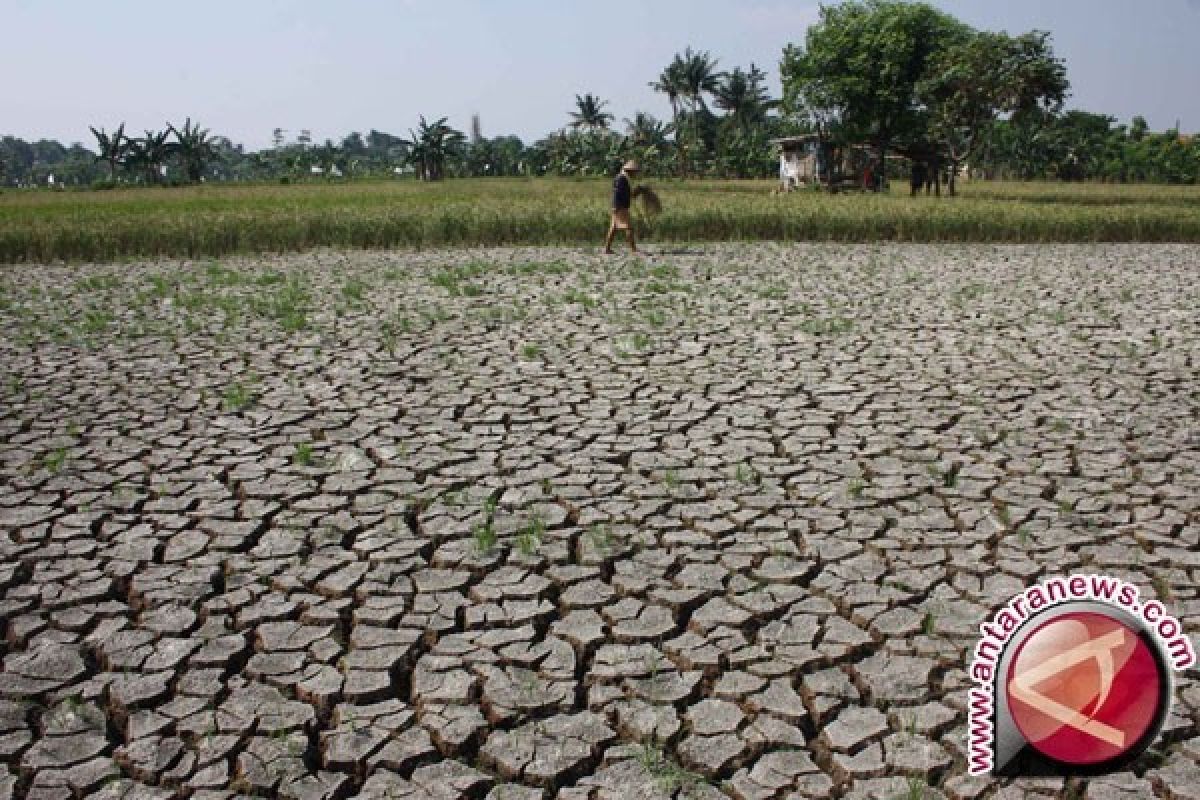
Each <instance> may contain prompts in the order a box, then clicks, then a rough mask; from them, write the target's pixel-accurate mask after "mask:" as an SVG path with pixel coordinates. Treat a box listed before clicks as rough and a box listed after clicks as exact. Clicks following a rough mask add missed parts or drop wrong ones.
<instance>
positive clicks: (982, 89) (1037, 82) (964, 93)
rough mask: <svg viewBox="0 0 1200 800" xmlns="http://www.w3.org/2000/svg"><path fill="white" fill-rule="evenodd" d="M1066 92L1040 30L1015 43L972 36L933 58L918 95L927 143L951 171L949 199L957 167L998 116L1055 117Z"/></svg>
mask: <svg viewBox="0 0 1200 800" xmlns="http://www.w3.org/2000/svg"><path fill="white" fill-rule="evenodd" d="M1067 87H1068V83H1067V74H1066V67H1065V66H1064V65H1063V63H1062V61H1061V60H1059V59H1057V58H1055V57H1054V52H1053V49H1052V48H1051V46H1050V36H1049V34H1048V33H1044V32H1041V31H1033V32H1030V33H1026V34H1024V35H1022V36H1017V37H1015V38H1014V37H1011V36H1008V35H1007V34H1004V33H990V32H987V31H983V32H979V33H973V34H971V35H969V36H967V37H965V38H963V39H961V40H959V41H955V42H954V43H952V44H951V45H950V46H949V47H946V48H944V49H942V50H941V51H939V52H937V53H935V54H934V56H933V57H932V59H931V60H930V64H929V74H928V75H927V77H926V78H924V79H923V80H922V81H921V82H920V83H919V84H918V94H919V96H920V97H921V99H922V100H923V101H924V104H925V107H926V108H927V110H928V112H929V138H930V139H931V140H932V142H933V143H934V145H935V146H936V147H937V148H938V150H939V151H940V153H941V154H942V155H943V156H944V157H945V159H946V160H947V162H948V163H949V165H950V167H951V169H950V194H954V179H955V176H956V174H957V173H958V168H959V165H960V164H962V163H963V162H964V161H966V160H967V159H969V158H970V157H971V156H972V155H973V154H974V153H975V152H976V150H977V148H978V146H979V144H980V140H981V137H982V135H983V134H984V133H985V132H986V131H987V130H989V128H990V126H991V124H992V122H993V121H995V120H996V119H997V117H998V116H999V115H1001V114H1008V115H1017V116H1018V117H1021V116H1026V117H1028V116H1029V115H1030V114H1032V113H1033V112H1035V111H1042V112H1057V111H1058V109H1059V108H1061V106H1062V102H1063V99H1064V98H1065V96H1066V92H1067Z"/></svg>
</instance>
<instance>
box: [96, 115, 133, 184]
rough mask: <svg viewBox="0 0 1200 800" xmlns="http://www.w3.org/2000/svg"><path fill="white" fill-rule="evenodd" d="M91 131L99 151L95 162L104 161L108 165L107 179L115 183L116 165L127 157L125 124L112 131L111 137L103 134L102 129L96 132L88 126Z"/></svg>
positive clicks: (127, 142) (127, 146)
mask: <svg viewBox="0 0 1200 800" xmlns="http://www.w3.org/2000/svg"><path fill="white" fill-rule="evenodd" d="M88 128H89V129H91V131H92V135H93V136H95V137H96V145H97V147H98V148H99V150H100V154H99V155H98V156H96V161H104V162H107V163H108V179H109V180H111V181H115V180H116V179H117V165H119V164H120V163H121V161H122V160H123V159H124V158H125V157H126V156H127V155H129V145H130V141H129V139H128V138H126V136H125V123H124V122H122V123H121V124H120V126H119V127H118V128H117V129H116V130H115V131H113V133H112V135H111V136H110V135H109V134H107V133H105V132H104V128H101V129H100V130H96V129H95V128H92V126H90V125H89V126H88Z"/></svg>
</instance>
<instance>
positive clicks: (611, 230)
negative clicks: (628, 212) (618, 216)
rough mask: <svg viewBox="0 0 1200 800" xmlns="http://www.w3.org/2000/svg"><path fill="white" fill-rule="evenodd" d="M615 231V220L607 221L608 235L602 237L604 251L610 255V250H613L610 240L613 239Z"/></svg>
mask: <svg viewBox="0 0 1200 800" xmlns="http://www.w3.org/2000/svg"><path fill="white" fill-rule="evenodd" d="M616 232H617V221H616V220H613V221H611V222H609V223H608V235H607V236H605V237H604V252H605V253H608V254H609V255H611V254H612V251H613V249H612V240H613V236H614V235H615V234H616Z"/></svg>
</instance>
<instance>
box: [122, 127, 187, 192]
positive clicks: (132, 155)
mask: <svg viewBox="0 0 1200 800" xmlns="http://www.w3.org/2000/svg"><path fill="white" fill-rule="evenodd" d="M170 136H171V132H170V131H169V130H168V131H159V132H157V133H155V132H154V131H146V135H145V136H143V137H141V138H140V139H131V140H130V145H131V148H130V152H129V163H130V164H133V165H136V166H137V167H138V168H139V169H141V170H142V174H143V175H145V177H146V181H147V182H148V183H159V182H160V181H161V180H162V168H163V165H164V164H166V162H167V159H168V158H170V157H171V155H172V154H173V153H174V152H175V150H176V145H175V144H174V143H173V142H171V141H169V140H170Z"/></svg>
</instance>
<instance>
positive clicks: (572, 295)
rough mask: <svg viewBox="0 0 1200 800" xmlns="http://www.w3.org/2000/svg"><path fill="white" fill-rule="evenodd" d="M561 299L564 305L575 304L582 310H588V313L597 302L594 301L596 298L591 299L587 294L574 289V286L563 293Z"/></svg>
mask: <svg viewBox="0 0 1200 800" xmlns="http://www.w3.org/2000/svg"><path fill="white" fill-rule="evenodd" d="M562 299H563V302H564V303H575V304H577V305H580V306H583V307H584V308H586V309H588V310H589V311H590V310H592V309H593V308H595V307H596V305H597V302H598V301H597V300H596V298H594V297H592V296H591V295H590V294H588V293H587V292H585V291H582V290H580V289H576V288H575V287H574V286H572V287H571V288H569V289H567V290H566V291H565V292H563V298H562Z"/></svg>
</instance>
